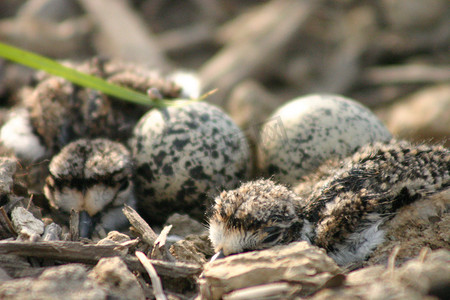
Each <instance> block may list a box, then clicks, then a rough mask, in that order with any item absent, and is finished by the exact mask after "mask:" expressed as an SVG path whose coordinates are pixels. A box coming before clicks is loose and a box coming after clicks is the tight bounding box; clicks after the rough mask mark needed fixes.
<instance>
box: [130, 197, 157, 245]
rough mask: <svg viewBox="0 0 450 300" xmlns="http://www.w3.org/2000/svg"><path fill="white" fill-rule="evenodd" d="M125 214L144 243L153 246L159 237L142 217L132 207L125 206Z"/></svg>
mask: <svg viewBox="0 0 450 300" xmlns="http://www.w3.org/2000/svg"><path fill="white" fill-rule="evenodd" d="M122 211H123V214H124V215H125V216H126V217H127V219H128V221H129V222H130V224H131V225H132V226H133V227H134V228H136V231H137V232H139V233H140V234H141V235H142V239H143V240H144V242H146V243H147V244H149V245H150V246H153V244H154V243H155V241H156V239H157V238H158V236H157V235H156V233H155V232H154V231H153V229H152V228H151V227H150V226H149V225H148V224H147V222H145V221H144V219H142V217H141V216H140V215H139V214H138V213H137V212H136V211H135V210H134V209H133V208H132V207H130V206H128V205H125V207H124V208H123V210H122Z"/></svg>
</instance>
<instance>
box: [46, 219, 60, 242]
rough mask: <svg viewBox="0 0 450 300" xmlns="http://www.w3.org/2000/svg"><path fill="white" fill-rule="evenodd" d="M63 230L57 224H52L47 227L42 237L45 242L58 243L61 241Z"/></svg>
mask: <svg viewBox="0 0 450 300" xmlns="http://www.w3.org/2000/svg"><path fill="white" fill-rule="evenodd" d="M61 233H62V228H61V226H59V225H58V224H56V223H51V224H49V225H47V226H45V229H44V234H43V235H42V240H43V241H58V240H61Z"/></svg>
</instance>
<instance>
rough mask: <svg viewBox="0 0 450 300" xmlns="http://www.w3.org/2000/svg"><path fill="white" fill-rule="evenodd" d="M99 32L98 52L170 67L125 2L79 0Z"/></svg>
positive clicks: (139, 20)
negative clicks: (99, 47) (99, 45)
mask: <svg viewBox="0 0 450 300" xmlns="http://www.w3.org/2000/svg"><path fill="white" fill-rule="evenodd" d="M79 2H80V4H81V5H82V6H83V7H84V9H86V11H87V12H88V13H89V14H90V15H91V16H92V18H93V20H95V21H96V22H97V25H98V26H99V28H100V33H101V34H102V36H101V37H102V39H101V40H102V45H101V46H103V47H101V49H99V52H100V53H104V54H107V55H110V56H112V57H115V58H119V59H123V60H124V61H134V62H136V63H143V64H145V65H148V66H150V67H154V68H157V69H161V70H166V69H168V68H169V67H170V65H169V62H168V61H167V59H166V58H165V57H164V54H163V53H162V51H161V49H160V48H159V45H158V44H157V42H156V41H155V38H154V36H153V35H152V33H151V32H149V31H148V28H147V26H146V25H145V24H144V22H143V20H142V19H141V18H140V16H139V15H138V14H137V13H136V12H134V11H133V9H132V8H131V7H130V6H129V5H128V2H127V1H122V0H96V1H91V0H79Z"/></svg>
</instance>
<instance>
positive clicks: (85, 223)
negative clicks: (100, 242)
mask: <svg viewBox="0 0 450 300" xmlns="http://www.w3.org/2000/svg"><path fill="white" fill-rule="evenodd" d="M79 220H80V221H79V224H78V228H79V230H80V237H82V238H90V237H91V235H92V231H93V230H94V223H93V221H92V218H91V216H90V215H89V214H88V212H87V211H85V210H82V211H80V219H79Z"/></svg>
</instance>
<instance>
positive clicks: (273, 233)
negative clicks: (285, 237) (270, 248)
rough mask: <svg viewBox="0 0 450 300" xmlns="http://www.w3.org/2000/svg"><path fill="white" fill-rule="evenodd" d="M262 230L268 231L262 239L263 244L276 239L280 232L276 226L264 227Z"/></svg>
mask: <svg viewBox="0 0 450 300" xmlns="http://www.w3.org/2000/svg"><path fill="white" fill-rule="evenodd" d="M264 231H265V232H267V233H268V235H267V237H266V238H265V239H264V240H263V241H262V242H263V243H264V244H266V243H272V242H274V241H276V240H277V239H278V238H279V237H280V234H281V230H280V228H277V227H269V228H266V229H264Z"/></svg>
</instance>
